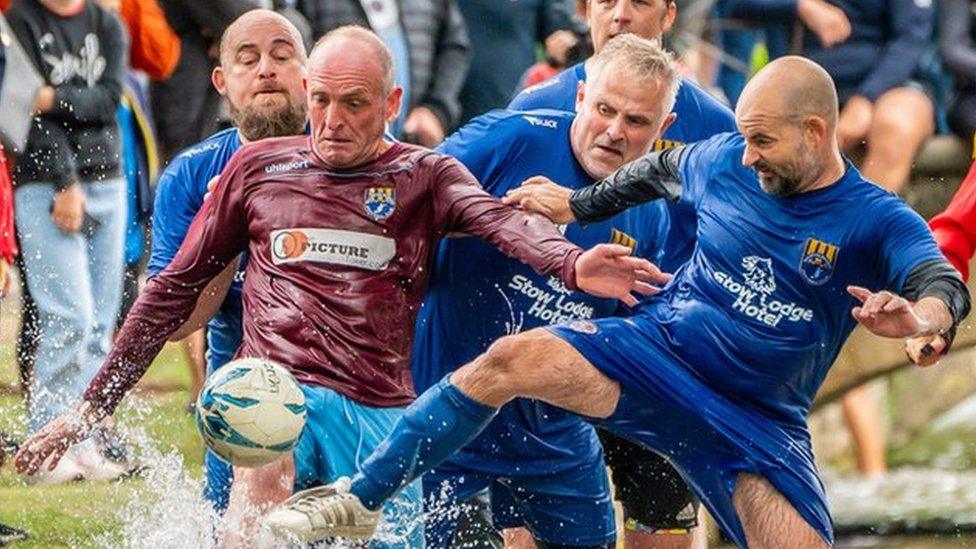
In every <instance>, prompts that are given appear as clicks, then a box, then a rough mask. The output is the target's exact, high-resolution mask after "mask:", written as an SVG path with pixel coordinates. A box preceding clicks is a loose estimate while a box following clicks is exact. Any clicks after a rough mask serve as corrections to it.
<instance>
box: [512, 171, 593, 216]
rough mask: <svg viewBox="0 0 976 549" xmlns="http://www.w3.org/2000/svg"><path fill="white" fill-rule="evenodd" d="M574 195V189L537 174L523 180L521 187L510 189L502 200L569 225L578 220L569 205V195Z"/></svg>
mask: <svg viewBox="0 0 976 549" xmlns="http://www.w3.org/2000/svg"><path fill="white" fill-rule="evenodd" d="M572 195H573V191H572V189H568V188H566V187H563V186H560V185H557V184H556V183H553V182H552V180H550V179H549V178H547V177H543V176H541V175H537V176H535V177H530V178H528V179H526V180H525V181H523V182H522V186H521V187H518V188H516V189H512V190H510V191H508V193H506V194H505V196H504V197H503V198H502V201H503V202H504V203H506V204H509V205H514V206H518V207H520V208H522V209H523V210H525V211H527V212H535V213H540V214H542V215H544V216H546V217H548V218H549V219H550V220H551V221H552V222H553V223H556V224H557V225H567V224H569V223H572V222H573V221H575V220H576V219H575V217H574V216H573V210H572V209H570V207H569V197H570V196H572Z"/></svg>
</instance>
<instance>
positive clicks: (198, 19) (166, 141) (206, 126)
mask: <svg viewBox="0 0 976 549" xmlns="http://www.w3.org/2000/svg"><path fill="white" fill-rule="evenodd" d="M18 1H19V0H18ZM160 6H161V7H162V8H163V13H165V14H166V20H167V22H168V23H169V26H170V27H172V29H173V31H175V33H176V35H177V36H178V37H179V39H180V42H181V44H182V46H181V49H180V58H179V63H178V64H177V65H176V69H175V71H174V72H173V74H172V76H170V77H169V78H167V79H165V80H160V81H158V82H154V83H153V84H152V86H151V91H152V113H153V117H154V118H155V121H156V126H157V127H156V129H157V131H158V137H159V143H160V151H161V155H162V159H163V163H164V164H165V163H166V162H169V160H170V159H171V158H172V157H173V155H175V154H176V153H177V152H179V151H180V150H182V149H184V148H186V147H188V146H190V145H192V144H194V143H196V142H198V141H201V140H202V139H203V138H205V137H207V136H208V135H210V134H212V133H213V132H214V131H216V130H217V127H218V115H219V112H220V95H219V94H217V92H216V91H215V90H214V89H213V86H211V85H210V72H211V71H212V70H213V68H214V67H215V66H216V61H217V44H218V42H219V40H220V36H221V35H222V34H223V33H224V29H226V28H227V25H229V24H230V23H231V22H232V21H233V20H234V19H237V18H238V17H239V16H240V15H241V14H242V13H244V12H246V11H248V10H252V9H255V8H257V7H259V4H258V2H256V1H251V0H206V1H200V0H160Z"/></svg>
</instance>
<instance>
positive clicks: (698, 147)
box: [678, 134, 730, 210]
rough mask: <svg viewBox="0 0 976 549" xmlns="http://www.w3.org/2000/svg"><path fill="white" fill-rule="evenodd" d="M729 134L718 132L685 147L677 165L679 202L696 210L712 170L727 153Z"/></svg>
mask: <svg viewBox="0 0 976 549" xmlns="http://www.w3.org/2000/svg"><path fill="white" fill-rule="evenodd" d="M729 136H730V134H719V135H717V136H715V137H712V138H711V139H707V140H705V141H699V142H697V143H693V144H691V145H687V146H686V147H685V150H684V153H683V154H682V155H681V159H680V161H679V162H680V164H679V166H678V170H679V174H680V179H681V202H687V203H688V204H690V205H691V206H692V207H694V208H695V209H696V210H697V209H698V204H699V202H700V201H701V198H702V196H703V195H704V193H705V187H706V185H707V184H708V180H709V179H711V177H712V170H713V168H714V167H715V166H716V165H719V163H721V162H722V161H723V155H725V154H728V150H729V149H728V142H729Z"/></svg>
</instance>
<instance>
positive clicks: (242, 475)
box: [234, 457, 295, 503]
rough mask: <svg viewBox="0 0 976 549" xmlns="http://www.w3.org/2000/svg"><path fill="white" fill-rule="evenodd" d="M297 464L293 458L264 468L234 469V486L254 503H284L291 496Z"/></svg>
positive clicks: (284, 459)
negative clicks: (245, 493)
mask: <svg viewBox="0 0 976 549" xmlns="http://www.w3.org/2000/svg"><path fill="white" fill-rule="evenodd" d="M294 483H295V464H294V461H293V459H292V458H291V457H285V458H282V459H279V460H277V461H275V462H273V463H269V464H268V465H264V466H262V467H234V486H235V488H240V489H241V490H243V491H245V492H247V495H248V499H249V500H250V501H252V502H255V503H259V502H273V501H282V500H284V499H285V498H287V497H288V496H289V495H291V493H292V490H293V488H294Z"/></svg>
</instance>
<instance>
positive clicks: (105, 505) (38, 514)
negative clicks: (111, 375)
mask: <svg viewBox="0 0 976 549" xmlns="http://www.w3.org/2000/svg"><path fill="white" fill-rule="evenodd" d="M3 339H4V340H6V341H4V342H3V344H2V345H0V387H11V386H12V385H13V383H14V381H15V379H16V377H17V376H16V370H15V366H14V361H13V356H12V354H13V350H12V349H13V345H12V344H10V343H9V340H7V338H3ZM144 382H145V383H144V385H148V386H157V387H158V386H165V387H170V388H174V389H175V390H172V391H167V392H158V391H141V392H140V393H139V396H138V397H135V398H137V399H138V400H139V401H140V402H139V406H138V408H139V414H138V417H135V412H134V411H133V410H131V409H130V410H128V411H127V412H126V413H125V414H123V415H122V417H121V420H120V423H121V424H122V425H123V426H140V427H143V428H144V429H145V431H146V433H147V434H148V435H149V437H151V438H152V439H154V440H155V441H156V447H157V448H158V450H159V451H160V452H162V453H164V454H166V453H170V452H173V451H174V450H175V452H176V453H177V455H179V456H181V457H182V459H183V462H184V463H185V464H186V470H187V471H188V472H189V474H190V476H191V477H192V478H199V477H200V474H201V470H202V455H203V443H202V441H201V440H200V437H199V436H198V435H197V432H196V427H195V425H194V422H193V418H192V417H191V416H190V415H189V414H187V413H186V412H185V411H184V408H185V405H186V402H187V399H188V398H189V397H188V395H189V391H188V389H189V387H190V375H189V371H188V370H187V367H186V364H185V362H184V360H183V356H182V351H181V349H180V348H179V346H176V345H169V346H167V347H166V348H165V349H164V351H163V353H162V354H161V355H160V356H159V358H158V359H157V360H156V362H154V363H153V366H152V368H151V369H150V370H149V373H148V374H147V375H146V378H145V379H144ZM5 393H7V394H0V429H3V430H6V431H8V432H14V433H19V432H21V431H22V428H23V425H22V423H21V422H22V418H23V403H22V401H21V398H20V397H19V396H17V395H16V394H10V393H12V392H11V391H6V392H5ZM130 400H134V399H133V397H130ZM143 403H144V404H145V406H143V405H142V404H143ZM131 407H132V406H130V408H131ZM153 496H154V493H153V490H147V485H146V481H145V480H142V479H128V480H123V481H119V482H113V483H92V482H81V483H75V484H68V485H61V486H28V485H26V484H24V482H23V481H22V480H21V479H20V477H19V476H17V475H16V474H15V473H14V472H13V471H12V468H11V467H10V466H9V464H8V465H6V466H5V467H4V468H3V469H2V470H0V522H3V523H6V524H10V525H12V526H17V527H19V528H23V529H26V530H27V531H28V532H30V534H31V539H30V540H29V541H27V542H23V543H18V544H17V545H16V546H17V547H25V548H26V547H96V546H105V545H117V544H119V542H121V540H120V539H119V536H121V519H120V518H119V516H118V515H119V509H124V508H125V506H126V504H127V503H128V502H130V501H133V499H134V498H148V497H153ZM112 540H115V542H113V541H112Z"/></svg>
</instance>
